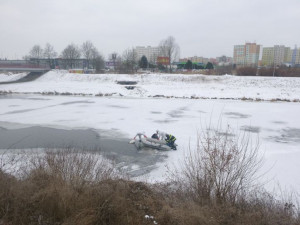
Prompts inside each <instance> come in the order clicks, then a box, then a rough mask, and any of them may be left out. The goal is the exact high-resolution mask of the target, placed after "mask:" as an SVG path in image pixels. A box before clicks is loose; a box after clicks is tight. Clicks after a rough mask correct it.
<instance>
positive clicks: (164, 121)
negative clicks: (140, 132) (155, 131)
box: [153, 119, 178, 123]
mask: <svg viewBox="0 0 300 225" xmlns="http://www.w3.org/2000/svg"><path fill="white" fill-rule="evenodd" d="M176 121H178V120H170V119H165V120H154V121H153V122H155V123H174V122H176Z"/></svg>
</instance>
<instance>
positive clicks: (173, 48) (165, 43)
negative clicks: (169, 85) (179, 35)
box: [159, 36, 180, 72]
mask: <svg viewBox="0 0 300 225" xmlns="http://www.w3.org/2000/svg"><path fill="white" fill-rule="evenodd" d="M159 51H160V54H161V56H164V57H168V58H169V71H170V72H172V68H171V64H172V63H173V62H174V61H175V60H176V59H178V57H179V53H180V48H179V45H178V44H177V43H176V42H175V38H174V37H172V36H169V37H168V38H167V39H165V40H162V41H161V42H160V44H159Z"/></svg>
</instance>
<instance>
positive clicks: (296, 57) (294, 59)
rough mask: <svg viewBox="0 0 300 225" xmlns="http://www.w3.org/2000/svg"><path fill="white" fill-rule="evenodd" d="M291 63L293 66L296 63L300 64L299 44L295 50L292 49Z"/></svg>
mask: <svg viewBox="0 0 300 225" xmlns="http://www.w3.org/2000/svg"><path fill="white" fill-rule="evenodd" d="M291 52H292V53H291V55H292V56H291V64H292V66H294V65H300V48H297V46H295V48H294V49H293V50H291Z"/></svg>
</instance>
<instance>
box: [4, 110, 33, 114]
mask: <svg viewBox="0 0 300 225" xmlns="http://www.w3.org/2000/svg"><path fill="white" fill-rule="evenodd" d="M35 110H37V109H22V110H14V111H9V112H7V113H3V114H1V115H7V114H18V113H26V112H31V111H35Z"/></svg>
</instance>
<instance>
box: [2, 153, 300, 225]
mask: <svg viewBox="0 0 300 225" xmlns="http://www.w3.org/2000/svg"><path fill="white" fill-rule="evenodd" d="M186 185H187V186H189V185H190V184H188V183H186ZM254 193H255V194H253V195H252V196H250V195H249V196H248V199H246V198H239V199H238V200H237V201H235V202H234V203H229V202H226V201H225V202H222V203H218V204H210V203H209V202H206V203H205V202H202V203H200V202H199V201H198V200H199V199H198V200H195V199H194V198H193V193H192V192H191V189H184V188H179V186H178V185H176V184H174V183H169V184H156V185H150V184H146V183H141V182H134V181H130V180H128V179H125V178H124V176H122V177H120V175H117V174H116V173H115V171H114V170H113V168H112V167H110V166H109V165H108V164H106V163H105V162H103V161H102V160H101V159H99V158H98V157H96V155H94V154H90V153H89V154H86V153H82V152H74V151H70V150H67V151H57V152H47V153H46V154H44V155H42V156H41V155H37V156H34V157H32V159H31V160H30V163H29V164H28V168H27V169H26V170H24V172H23V174H22V178H19V179H18V178H16V177H14V176H12V175H9V174H8V173H7V172H4V171H3V169H1V168H0V224H1V225H4V224H6V225H8V224H9V225H19V224H24V225H25V224H30V225H35V224H36V225H48V224H49V225H50V224H51V225H52V224H64V225H71V224H72V225H73V224H80V225H91V224H100V225H101V224H103V225H108V224H111V225H120V224H130V225H142V224H145V225H147V224H149V225H150V224H164V225H182V224H190V225H197V224H204V225H205V224H207V225H221V224H222V225H224V224H233V225H235V224H236V225H238V224H239V225H240V224H244V225H250V224H265V225H267V224H289V225H290V224H292V225H296V224H299V215H298V214H297V212H299V211H297V210H295V208H294V207H293V205H286V204H285V202H284V203H283V202H281V201H276V200H275V199H274V198H273V197H272V196H271V195H267V194H266V193H265V192H262V193H260V194H259V193H258V192H254Z"/></svg>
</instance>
